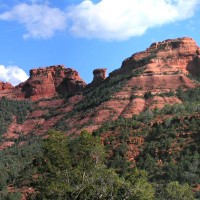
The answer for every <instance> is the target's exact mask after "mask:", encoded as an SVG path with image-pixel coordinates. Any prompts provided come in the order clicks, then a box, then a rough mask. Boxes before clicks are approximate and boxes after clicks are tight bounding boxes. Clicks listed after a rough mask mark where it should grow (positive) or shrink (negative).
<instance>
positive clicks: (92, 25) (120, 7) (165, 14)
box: [0, 0, 199, 40]
mask: <svg viewBox="0 0 200 200" xmlns="http://www.w3.org/2000/svg"><path fill="white" fill-rule="evenodd" d="M31 1H32V2H35V3H32V4H30V5H29V4H26V3H21V4H18V5H16V6H15V7H14V8H13V9H12V10H10V11H7V12H4V13H2V14H0V20H16V21H18V22H19V23H22V24H24V25H25V27H26V29H27V33H26V34H25V35H24V38H50V37H52V36H54V34H55V32H57V31H69V32H70V33H71V34H73V35H75V36H77V37H84V38H98V39H105V40H125V39H129V38H130V37H133V36H140V35H142V34H144V33H145V32H146V31H147V29H149V28H153V27H157V26H161V25H164V24H167V23H172V22H175V21H178V20H184V19H187V18H189V17H191V16H192V15H193V14H194V11H195V8H196V7H197V5H198V4H199V0H93V1H92V0H84V1H82V2H81V3H79V4H76V5H74V4H73V5H71V6H68V7H67V8H65V9H61V8H52V7H50V6H49V4H45V3H36V2H38V0H37V1H36V0H31ZM67 24H68V26H67Z"/></svg>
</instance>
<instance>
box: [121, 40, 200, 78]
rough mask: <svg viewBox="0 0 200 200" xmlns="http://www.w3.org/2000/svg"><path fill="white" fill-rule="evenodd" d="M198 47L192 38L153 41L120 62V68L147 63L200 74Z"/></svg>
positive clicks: (199, 51)
mask: <svg viewBox="0 0 200 200" xmlns="http://www.w3.org/2000/svg"><path fill="white" fill-rule="evenodd" d="M199 54H200V48H199V47H198V46H197V44H196V42H195V41H194V40H193V39H192V38H187V37H184V38H177V39H171V40H165V41H163V42H156V43H153V44H152V45H151V46H150V47H149V48H147V49H146V50H145V51H142V52H139V53H135V54H133V55H132V56H131V57H129V58H127V59H126V60H124V61H123V63H122V68H124V69H125V68H128V67H131V66H134V68H138V67H141V66H144V65H148V64H154V65H160V66H163V65H168V66H171V67H178V69H179V70H180V71H181V72H183V73H184V74H188V73H190V74H192V75H200V56H199Z"/></svg>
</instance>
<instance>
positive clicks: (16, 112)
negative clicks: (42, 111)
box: [0, 97, 32, 136]
mask: <svg viewBox="0 0 200 200" xmlns="http://www.w3.org/2000/svg"><path fill="white" fill-rule="evenodd" d="M31 107H32V106H31V103H30V102H29V101H15V100H9V99H7V98H4V97H3V98H2V99H1V100H0V113H1V115H0V136H1V135H2V134H3V133H5V132H6V130H7V128H8V125H9V124H10V123H11V122H13V120H14V119H15V118H16V121H17V123H22V122H23V121H24V120H25V119H26V116H27V114H28V112H29V111H30V110H31Z"/></svg>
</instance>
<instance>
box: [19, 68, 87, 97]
mask: <svg viewBox="0 0 200 200" xmlns="http://www.w3.org/2000/svg"><path fill="white" fill-rule="evenodd" d="M85 86H86V84H85V82H84V81H83V80H82V79H81V78H80V76H79V74H78V72H77V71H75V70H74V69H71V68H65V67H64V65H55V66H50V67H44V68H38V69H32V70H30V78H29V79H28V80H27V81H25V82H23V83H21V84H19V85H18V86H17V87H16V88H17V89H18V90H20V91H21V93H20V92H19V93H18V94H17V96H18V97H20V96H24V98H30V99H32V100H37V99H40V98H50V97H53V96H55V95H57V94H63V95H69V94H74V93H77V92H80V91H82V90H83V88H84V87H85Z"/></svg>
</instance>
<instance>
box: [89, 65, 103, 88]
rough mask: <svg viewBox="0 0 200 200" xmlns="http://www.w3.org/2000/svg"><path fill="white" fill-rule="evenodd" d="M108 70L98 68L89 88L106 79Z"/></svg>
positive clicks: (94, 72)
mask: <svg viewBox="0 0 200 200" xmlns="http://www.w3.org/2000/svg"><path fill="white" fill-rule="evenodd" d="M106 71H107V69H106V68H98V69H95V70H94V71H93V80H92V82H91V83H90V84H88V87H95V86H97V85H99V84H100V83H101V82H102V81H104V80H105V79H106Z"/></svg>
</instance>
